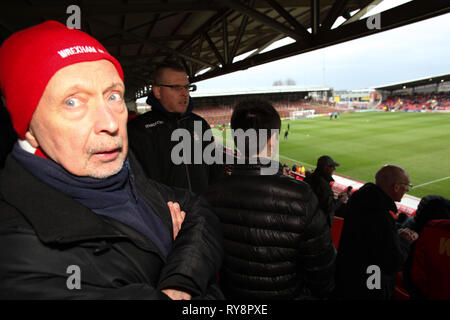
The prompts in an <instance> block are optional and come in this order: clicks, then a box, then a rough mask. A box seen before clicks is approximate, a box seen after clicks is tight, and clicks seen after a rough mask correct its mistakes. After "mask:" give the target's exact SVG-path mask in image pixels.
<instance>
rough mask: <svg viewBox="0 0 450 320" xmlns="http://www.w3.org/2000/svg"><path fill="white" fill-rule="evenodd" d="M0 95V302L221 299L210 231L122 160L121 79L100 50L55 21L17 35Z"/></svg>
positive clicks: (186, 203) (2, 54)
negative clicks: (0, 112) (4, 122)
mask: <svg viewBox="0 0 450 320" xmlns="http://www.w3.org/2000/svg"><path fill="white" fill-rule="evenodd" d="M0 86H1V89H2V92H3V94H4V96H5V100H6V107H7V109H8V111H9V113H10V114H11V118H12V122H13V125H14V128H15V130H16V132H17V134H18V137H19V140H18V143H16V144H15V146H14V148H13V151H12V154H11V155H10V156H9V157H8V159H7V160H6V164H5V168H4V170H3V172H2V174H1V177H0V181H1V182H0V299H5V298H19V299H35V298H39V299H42V298H49V299H61V298H82V299H91V298H95V299H98V298H100V299H101V298H106V299H115V298H118V299H129V298H134V299H168V298H172V299H191V298H200V299H201V298H205V297H208V298H214V297H217V298H221V297H222V294H221V293H220V291H219V290H218V289H217V288H216V287H215V284H214V280H215V274H216V273H217V271H218V269H219V267H220V263H221V258H222V247H221V239H220V236H219V235H220V228H219V222H218V220H217V218H215V215H214V214H213V213H212V212H211V211H210V210H209V208H208V206H207V205H206V204H205V201H204V200H202V199H201V198H198V197H196V196H194V195H193V194H190V193H187V192H185V191H181V190H176V189H171V188H168V187H166V186H163V185H160V184H158V183H156V182H154V181H151V180H148V179H146V178H145V176H144V175H143V173H142V171H141V170H142V169H140V167H139V166H138V165H137V162H136V161H135V160H133V157H132V155H131V154H129V153H128V139H127V130H126V123H127V109H126V106H125V103H124V90H125V87H124V83H123V72H122V68H121V66H120V64H119V63H118V62H117V61H116V60H115V59H114V58H113V57H112V56H111V55H110V54H109V53H108V52H107V51H106V50H105V48H104V47H103V46H102V45H101V44H100V43H99V42H98V41H96V40H95V39H93V38H92V37H90V36H89V35H87V34H85V33H83V32H81V31H79V30H71V29H68V28H66V27H65V26H64V25H62V24H60V23H58V22H55V21H48V22H45V23H42V24H40V25H37V26H34V27H31V28H28V29H25V30H22V31H20V32H17V33H15V34H13V35H12V36H11V37H10V38H8V39H7V40H6V41H5V42H4V43H3V45H2V47H1V48H0ZM180 206H181V208H183V211H181V210H180ZM183 220H184V221H183Z"/></svg>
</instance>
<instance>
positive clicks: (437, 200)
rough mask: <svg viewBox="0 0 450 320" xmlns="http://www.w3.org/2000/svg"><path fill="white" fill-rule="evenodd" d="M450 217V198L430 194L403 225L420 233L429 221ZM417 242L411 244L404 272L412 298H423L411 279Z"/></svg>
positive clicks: (404, 280)
mask: <svg viewBox="0 0 450 320" xmlns="http://www.w3.org/2000/svg"><path fill="white" fill-rule="evenodd" d="M441 219H450V200H449V199H447V198H444V197H442V196H439V195H428V196H425V197H423V198H422V199H421V200H420V202H419V205H418V206H417V210H416V214H415V215H414V216H413V217H412V218H407V219H406V220H405V221H404V222H403V226H404V227H406V228H410V229H411V230H413V231H415V232H417V233H418V234H419V235H420V233H421V232H422V230H423V228H424V227H425V225H426V224H427V223H428V221H431V220H441ZM414 250H415V243H414V244H413V245H412V246H411V249H410V252H409V256H408V260H407V262H406V263H405V270H404V272H403V274H402V275H403V283H404V286H405V288H406V289H407V290H408V292H409V294H410V297H411V299H423V294H422V292H420V290H419V289H418V288H417V287H416V285H415V284H414V282H413V281H412V280H411V267H412V264H413V259H414Z"/></svg>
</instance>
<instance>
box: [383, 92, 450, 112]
mask: <svg viewBox="0 0 450 320" xmlns="http://www.w3.org/2000/svg"><path fill="white" fill-rule="evenodd" d="M377 108H378V109H382V110H386V111H391V110H395V111H410V112H412V111H416V112H418V111H439V110H450V93H448V92H441V93H429V94H423V93H416V94H409V95H393V96H389V97H387V98H386V100H384V101H383V102H382V103H381V104H380V105H379V106H378V107H377Z"/></svg>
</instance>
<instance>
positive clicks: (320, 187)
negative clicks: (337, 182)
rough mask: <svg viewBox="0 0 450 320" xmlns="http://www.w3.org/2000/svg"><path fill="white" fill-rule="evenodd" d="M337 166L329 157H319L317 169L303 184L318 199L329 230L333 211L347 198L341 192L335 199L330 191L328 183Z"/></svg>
mask: <svg viewBox="0 0 450 320" xmlns="http://www.w3.org/2000/svg"><path fill="white" fill-rule="evenodd" d="M338 166H339V163H337V162H336V161H334V160H333V158H331V157H330V156H326V155H324V156H321V157H320V158H319V159H317V167H316V169H315V170H314V172H313V173H312V174H310V175H308V176H307V177H306V178H305V182H307V183H308V184H309V185H310V186H311V188H312V189H313V191H314V193H315V194H316V196H317V198H318V199H319V206H320V209H322V211H323V212H324V213H325V215H326V217H327V222H328V226H329V227H330V228H331V226H332V225H333V221H334V214H335V211H336V210H338V209H340V208H341V206H343V205H344V203H345V202H346V201H347V198H348V197H347V194H346V193H345V192H343V193H341V194H340V195H339V196H338V198H337V199H335V198H334V193H333V190H332V189H331V185H330V183H331V182H333V181H334V179H333V172H334V170H336V167H338Z"/></svg>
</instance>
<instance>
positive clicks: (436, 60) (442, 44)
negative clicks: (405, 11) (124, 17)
mask: <svg viewBox="0 0 450 320" xmlns="http://www.w3.org/2000/svg"><path fill="white" fill-rule="evenodd" d="M388 2H396V3H397V5H398V3H404V2H407V1H398V0H389V1H388ZM374 13H376V12H375V11H372V13H371V14H374ZM448 73H450V13H449V14H445V15H441V16H438V17H435V18H431V19H427V20H424V21H421V22H417V23H414V24H410V25H407V26H403V27H400V28H395V29H393V30H389V31H385V32H380V33H378V34H375V35H372V36H368V37H364V38H361V39H357V40H352V41H348V42H345V43H341V44H338V45H334V46H331V47H328V48H324V49H320V50H316V51H312V52H308V53H304V54H301V55H297V56H294V57H290V58H286V59H282V60H279V61H275V62H271V63H268V64H264V65H261V66H257V67H253V68H250V69H247V70H245V71H238V72H234V73H232V74H228V75H224V76H221V77H216V78H214V79H208V80H204V81H201V82H198V83H197V86H198V90H199V92H201V91H202V90H215V89H225V88H226V89H232V88H240V89H242V88H257V87H270V86H272V85H273V83H274V82H275V81H277V80H282V81H286V80H287V79H292V80H294V81H295V83H296V85H298V86H305V87H310V86H323V85H326V86H331V87H333V88H334V89H335V90H340V89H363V88H371V87H376V86H382V85H385V84H390V83H396V82H402V81H408V80H414V79H419V78H425V77H429V76H435V75H441V74H448Z"/></svg>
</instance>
